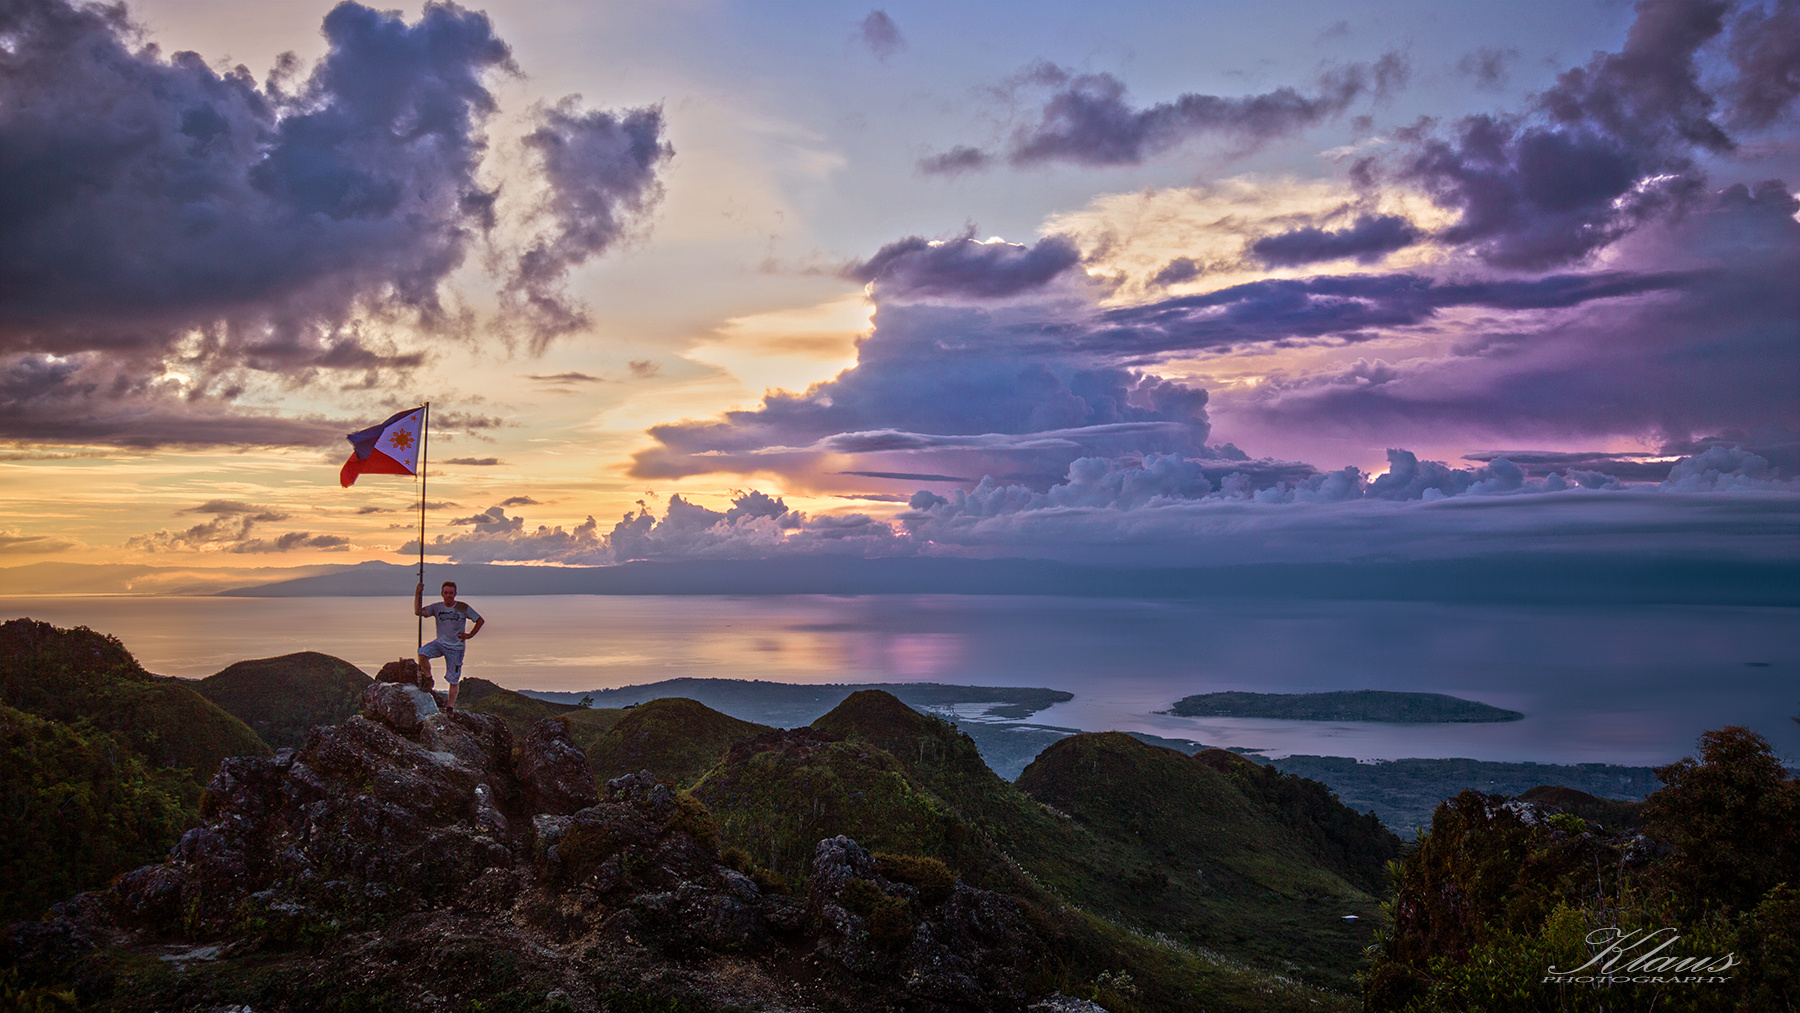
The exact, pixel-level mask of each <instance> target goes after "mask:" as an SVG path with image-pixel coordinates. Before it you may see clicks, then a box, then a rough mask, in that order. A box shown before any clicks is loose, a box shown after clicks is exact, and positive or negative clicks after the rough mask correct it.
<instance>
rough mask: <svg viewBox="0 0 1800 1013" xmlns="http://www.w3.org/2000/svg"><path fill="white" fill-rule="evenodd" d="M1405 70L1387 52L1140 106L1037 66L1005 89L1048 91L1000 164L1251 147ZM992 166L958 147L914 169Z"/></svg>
mask: <svg viewBox="0 0 1800 1013" xmlns="http://www.w3.org/2000/svg"><path fill="white" fill-rule="evenodd" d="M1410 72H1411V68H1410V67H1409V66H1408V64H1407V62H1406V59H1405V58H1404V57H1402V56H1401V55H1400V54H1398V53H1388V54H1386V55H1384V56H1382V57H1381V58H1380V59H1379V60H1376V61H1375V62H1373V63H1368V64H1350V65H1348V66H1344V67H1338V68H1334V69H1331V70H1328V71H1326V72H1325V73H1323V74H1321V75H1320V76H1319V79H1318V81H1317V82H1315V84H1314V86H1313V88H1312V90H1311V91H1310V92H1302V91H1301V90H1299V89H1297V88H1293V87H1281V88H1277V89H1275V90H1274V91H1269V92H1264V93H1262V94H1259V95H1245V96H1241V97H1237V98H1226V97H1222V96H1219V95H1200V94H1193V93H1189V94H1184V95H1181V96H1178V97H1177V98H1176V99H1175V100H1174V101H1171V102H1160V103H1157V104H1156V105H1152V106H1149V107H1147V108H1141V109H1140V108H1133V107H1132V106H1131V104H1130V103H1129V102H1128V101H1127V100H1126V97H1125V92H1126V89H1125V83H1124V82H1123V81H1120V80H1119V79H1118V78H1116V77H1114V76H1113V75H1111V74H1108V73H1105V72H1099V73H1093V74H1077V73H1074V72H1073V71H1070V70H1068V69H1066V68H1063V67H1059V66H1057V65H1055V64H1053V63H1047V62H1046V63H1039V64H1037V65H1036V66H1033V67H1031V68H1029V69H1027V70H1026V71H1025V72H1024V73H1022V74H1020V75H1018V76H1017V77H1015V78H1014V79H1013V80H1012V81H1011V82H1010V88H1011V89H1013V90H1019V89H1026V90H1030V89H1049V95H1048V96H1047V97H1046V98H1045V99H1044V100H1043V104H1042V106H1041V107H1040V108H1039V109H1038V111H1037V114H1036V117H1035V120H1034V122H1032V123H1030V124H1028V125H1026V126H1023V127H1020V128H1019V129H1018V130H1017V131H1015V132H1014V133H1013V135H1012V137H1011V138H1010V139H1009V140H1008V142H1007V145H1006V151H1005V157H1006V161H1007V162H1008V163H1009V164H1011V165H1012V166H1014V167H1015V168H1028V167H1032V166H1039V165H1047V164H1050V163H1053V162H1065V163H1070V164H1074V165H1085V166H1096V167H1099V166H1113V165H1138V164H1141V163H1143V162H1144V161H1145V160H1146V159H1148V158H1150V157H1151V156H1153V155H1156V154H1160V153H1162V152H1164V151H1167V150H1169V149H1171V148H1174V147H1176V146H1177V145H1179V144H1181V143H1183V142H1185V141H1188V140H1191V139H1193V138H1197V137H1204V136H1214V137H1222V138H1227V139H1230V140H1232V141H1235V142H1236V143H1237V144H1239V145H1241V146H1243V147H1245V148H1255V147H1258V146H1260V145H1262V144H1264V143H1267V142H1268V141H1271V140H1274V139H1276V138H1279V137H1285V136H1289V135H1291V134H1295V133H1298V132H1299V131H1301V130H1304V129H1306V128H1308V127H1312V126H1316V125H1318V124H1320V123H1323V122H1325V121H1326V120H1329V119H1331V118H1333V117H1335V116H1338V115H1339V114H1341V113H1343V112H1344V110H1345V109H1347V108H1349V106H1350V104H1351V103H1352V102H1354V101H1356V100H1357V99H1358V98H1361V97H1363V96H1365V95H1367V96H1372V97H1375V98H1377V99H1381V98H1386V97H1387V96H1388V95H1390V94H1392V93H1393V92H1394V91H1396V90H1398V89H1399V88H1401V87H1404V86H1405V84H1406V80H1407V77H1408V76H1409V74H1410ZM993 160H994V156H993V155H991V154H989V153H987V152H984V151H982V150H980V149H978V148H971V147H967V146H963V145H959V146H957V147H955V148H952V149H951V150H950V152H949V153H948V154H945V155H939V156H935V157H932V158H927V159H924V160H922V161H921V162H920V163H919V169H920V171H922V172H927V173H931V172H944V173H960V172H968V171H970V170H973V169H979V168H983V167H985V166H987V165H989V164H991V163H992V162H993Z"/></svg>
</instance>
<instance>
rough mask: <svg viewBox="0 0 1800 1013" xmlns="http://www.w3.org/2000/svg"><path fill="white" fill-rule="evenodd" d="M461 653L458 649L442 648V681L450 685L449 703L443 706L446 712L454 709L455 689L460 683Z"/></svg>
mask: <svg viewBox="0 0 1800 1013" xmlns="http://www.w3.org/2000/svg"><path fill="white" fill-rule="evenodd" d="M462 663H463V652H462V651H461V650H460V649H457V650H452V649H450V648H448V647H446V648H444V681H445V682H446V683H448V684H449V685H450V697H449V702H448V703H446V704H445V705H444V709H445V710H447V711H453V710H455V709H456V689H457V686H458V685H459V684H460V683H461V682H462Z"/></svg>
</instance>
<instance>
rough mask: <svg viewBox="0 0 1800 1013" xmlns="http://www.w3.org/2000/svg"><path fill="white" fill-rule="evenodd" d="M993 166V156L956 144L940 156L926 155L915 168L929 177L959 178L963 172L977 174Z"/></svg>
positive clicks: (965, 145)
mask: <svg viewBox="0 0 1800 1013" xmlns="http://www.w3.org/2000/svg"><path fill="white" fill-rule="evenodd" d="M993 164H994V156H992V155H990V154H988V153H987V152H985V151H983V150H981V149H980V148H972V147H970V146H969V145H967V144H958V145H956V146H955V147H953V148H951V149H950V150H949V151H946V152H944V153H943V154H941V155H927V156H925V157H924V158H921V159H919V161H918V164H917V168H918V170H919V171H920V172H922V173H924V174H926V175H928V176H930V175H937V176H960V175H962V174H963V173H965V172H978V171H980V170H982V169H986V168H988V167H989V166H991V165H993Z"/></svg>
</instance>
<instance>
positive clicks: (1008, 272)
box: [843, 230, 1081, 299]
mask: <svg viewBox="0 0 1800 1013" xmlns="http://www.w3.org/2000/svg"><path fill="white" fill-rule="evenodd" d="M1080 260H1081V253H1080V251H1079V250H1077V249H1076V248H1075V243H1074V241H1073V240H1071V239H1069V238H1068V237H1067V236H1046V237H1044V238H1043V239H1040V240H1038V242H1037V245H1035V246H1030V247H1027V246H1022V245H1020V244H1017V243H1001V242H993V243H984V242H981V241H980V240H977V239H976V238H975V233H974V231H973V230H969V231H967V232H964V233H963V234H962V235H960V236H957V237H956V238H954V239H947V240H942V241H938V242H934V241H932V240H928V239H926V238H924V237H923V236H908V237H906V238H905V239H900V240H896V241H894V242H892V243H889V244H887V245H886V246H883V247H882V248H881V249H879V250H877V251H875V255H874V256H872V257H870V258H869V259H868V260H862V261H857V262H856V263H854V264H851V265H850V266H849V267H846V268H845V269H844V272H843V273H844V275H845V277H848V278H853V279H855V280H857V281H861V282H865V283H867V282H874V284H875V288H876V291H877V294H878V295H880V296H883V297H895V296H908V295H927V296H971V297H975V298H987V299H994V298H1001V297H1004V296H1010V295H1017V294H1019V293H1020V292H1025V291H1028V290H1030V289H1034V288H1039V287H1041V286H1043V285H1045V284H1047V283H1049V282H1050V280H1051V279H1053V278H1055V277H1056V276H1057V275H1059V274H1061V273H1063V272H1064V271H1067V270H1068V269H1069V268H1071V267H1074V266H1075V265H1076V264H1077V263H1079V262H1080Z"/></svg>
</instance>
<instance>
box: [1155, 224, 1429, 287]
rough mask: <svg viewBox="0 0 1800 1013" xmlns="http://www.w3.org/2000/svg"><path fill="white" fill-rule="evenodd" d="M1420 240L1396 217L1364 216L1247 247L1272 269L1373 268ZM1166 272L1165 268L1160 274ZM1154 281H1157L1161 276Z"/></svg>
mask: <svg viewBox="0 0 1800 1013" xmlns="http://www.w3.org/2000/svg"><path fill="white" fill-rule="evenodd" d="M1423 238H1424V234H1423V233H1421V232H1420V231H1419V229H1418V228H1417V227H1416V226H1414V225H1413V223H1411V222H1409V221H1407V220H1406V219H1404V218H1402V217H1400V216H1398V215H1370V214H1365V215H1359V216H1357V219H1356V221H1355V223H1354V224H1352V225H1351V226H1350V227H1349V228H1345V229H1335V230H1326V229H1321V228H1319V227H1318V226H1316V225H1308V226H1306V227H1305V228H1300V229H1295V230H1294V231H1292V232H1284V233H1281V234H1280V235H1276V236H1265V237H1264V238H1262V239H1258V240H1257V241H1256V242H1254V243H1251V244H1250V252H1251V253H1252V254H1254V255H1255V256H1257V257H1259V258H1261V260H1262V261H1263V263H1265V264H1268V265H1270V266H1272V267H1297V266H1299V265H1301V264H1312V263H1317V262H1318V261H1322V260H1345V259H1350V258H1354V259H1356V260H1357V261H1358V262H1359V263H1364V264H1373V263H1375V262H1377V261H1379V260H1381V259H1382V258H1383V257H1385V256H1387V255H1388V254H1390V253H1392V252H1394V251H1395V250H1400V249H1404V248H1406V247H1408V246H1411V245H1413V244H1414V243H1416V242H1418V241H1419V240H1421V239H1423ZM1170 266H1171V267H1173V266H1174V265H1173V264H1171V265H1170ZM1167 271H1168V268H1165V269H1164V272H1165V273H1167ZM1157 277H1158V279H1159V280H1160V279H1161V277H1162V275H1158V276H1157ZM1182 280H1184V281H1185V280H1187V279H1185V278H1184V279H1182Z"/></svg>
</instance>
